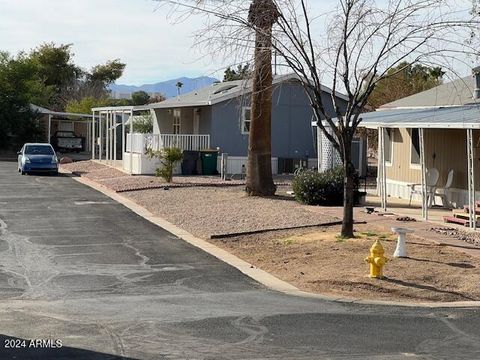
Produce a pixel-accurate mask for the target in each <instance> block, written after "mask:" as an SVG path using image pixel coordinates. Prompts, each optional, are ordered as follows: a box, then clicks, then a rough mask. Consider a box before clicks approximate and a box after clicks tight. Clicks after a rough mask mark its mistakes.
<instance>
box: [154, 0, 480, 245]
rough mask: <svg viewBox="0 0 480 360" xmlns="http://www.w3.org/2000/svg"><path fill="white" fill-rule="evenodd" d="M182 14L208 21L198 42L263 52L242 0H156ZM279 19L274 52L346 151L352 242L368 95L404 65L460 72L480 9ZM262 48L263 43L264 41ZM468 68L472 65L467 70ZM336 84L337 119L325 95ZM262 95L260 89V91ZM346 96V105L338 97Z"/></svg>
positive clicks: (305, 4)
mask: <svg viewBox="0 0 480 360" xmlns="http://www.w3.org/2000/svg"><path fill="white" fill-rule="evenodd" d="M157 1H159V2H161V3H165V4H169V5H173V9H174V10H175V11H181V10H183V11H184V12H182V14H183V15H185V14H188V15H192V14H202V15H204V16H205V18H206V19H207V21H206V25H207V26H206V28H205V29H202V31H201V35H199V37H198V38H197V41H196V42H197V43H198V44H201V45H203V46H205V47H207V48H209V49H210V50H211V49H213V51H214V52H215V54H216V55H218V54H220V53H222V51H223V52H224V54H232V53H235V52H236V53H242V54H243V55H246V54H251V53H252V52H253V51H254V50H256V48H255V46H254V44H255V42H254V41H253V39H252V34H259V33H262V32H263V33H264V34H265V35H268V30H265V29H262V27H260V26H258V24H256V23H255V22H251V21H249V17H248V8H247V7H246V6H245V1H241V0H232V1H226V0H204V1H198V0H197V1H195V0H190V1H189V0H157ZM272 2H273V3H274V5H275V7H276V9H277V12H278V18H277V21H276V22H275V24H274V26H273V30H272V38H273V41H272V48H273V49H274V50H275V52H276V54H277V55H278V56H279V57H280V58H281V59H282V60H283V65H286V66H287V67H288V68H289V69H290V70H291V71H293V72H294V73H295V74H296V75H297V76H298V79H299V81H300V83H301V84H302V85H303V87H304V89H305V93H306V94H307V96H308V98H309V100H310V105H311V108H312V111H313V114H314V116H315V119H316V121H317V124H318V127H319V128H320V129H321V131H322V132H323V134H324V135H325V136H326V137H327V138H328V139H329V141H331V142H332V144H333V145H334V147H335V149H336V150H337V151H338V152H339V154H340V156H341V159H342V161H343V167H344V171H345V181H344V213H343V224H342V232H341V235H342V236H343V237H353V205H354V204H353V199H354V175H355V168H354V166H353V164H352V153H351V148H352V140H353V137H354V135H355V132H356V130H357V128H358V126H359V124H360V123H361V120H362V117H361V114H362V112H363V111H364V108H365V105H366V104H367V101H368V97H369V96H370V94H371V93H372V91H373V90H374V89H375V86H376V84H377V83H378V82H380V81H382V80H383V79H386V78H388V77H389V76H394V75H395V74H396V72H395V71H391V69H394V68H396V69H397V70H398V71H402V70H403V69H402V68H401V67H399V66H398V65H399V64H401V63H402V62H408V63H409V64H411V65H415V64H423V65H428V66H441V67H442V68H443V69H445V70H449V71H450V72H453V73H456V72H455V68H456V66H458V64H463V65H465V64H467V63H468V59H469V56H470V55H471V56H475V57H476V56H477V55H478V50H477V49H476V48H475V47H474V46H473V45H472V44H471V42H469V41H467V40H468V39H469V38H471V34H472V33H475V32H478V21H477V19H476V16H477V15H478V12H475V11H470V10H471V8H472V3H471V2H470V1H469V0H458V1H457V0H387V1H382V2H378V3H377V2H375V1H374V0H338V6H337V7H335V8H334V9H330V10H331V11H328V12H326V13H324V14H318V13H317V14H315V13H314V12H313V7H312V5H313V3H314V2H313V1H310V2H309V1H308V0H272ZM257 45H258V44H257ZM464 67H465V66H464ZM326 83H327V84H331V88H332V92H331V93H332V96H331V103H333V107H334V116H332V114H331V113H330V112H329V111H328V104H327V103H326V101H325V98H324V97H323V96H322V93H323V90H324V87H323V86H322V85H324V84H326ZM260 90H261V89H260ZM337 91H340V92H344V93H345V94H346V95H347V98H348V100H347V101H346V102H345V101H344V100H342V99H340V98H339V97H337V96H336V94H337Z"/></svg>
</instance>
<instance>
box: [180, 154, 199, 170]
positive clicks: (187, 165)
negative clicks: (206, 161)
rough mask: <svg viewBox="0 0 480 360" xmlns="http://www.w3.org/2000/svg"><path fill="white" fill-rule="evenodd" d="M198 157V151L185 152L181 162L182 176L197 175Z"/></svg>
mask: <svg viewBox="0 0 480 360" xmlns="http://www.w3.org/2000/svg"><path fill="white" fill-rule="evenodd" d="M199 156H200V152H199V151H191V150H185V151H184V152H183V160H182V175H196V174H197V160H198V158H199Z"/></svg>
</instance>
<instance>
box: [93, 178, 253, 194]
mask: <svg viewBox="0 0 480 360" xmlns="http://www.w3.org/2000/svg"><path fill="white" fill-rule="evenodd" d="M244 184H245V182H244V181H240V180H234V181H221V180H220V178H219V177H216V176H215V177H213V176H188V177H187V176H174V178H173V183H170V184H168V183H166V182H165V181H164V180H163V179H162V178H159V177H156V176H127V177H122V178H120V179H119V178H115V179H107V180H104V181H102V185H104V186H107V187H109V188H110V189H112V190H114V191H116V192H126V191H137V190H145V189H157V188H163V187H165V186H169V187H187V186H239V185H244Z"/></svg>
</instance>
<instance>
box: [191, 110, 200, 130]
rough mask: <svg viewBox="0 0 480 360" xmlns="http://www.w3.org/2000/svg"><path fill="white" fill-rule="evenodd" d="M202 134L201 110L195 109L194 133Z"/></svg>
mask: <svg viewBox="0 0 480 360" xmlns="http://www.w3.org/2000/svg"><path fill="white" fill-rule="evenodd" d="M199 132H200V109H199V108H195V109H193V133H194V134H195V135H198V133H199Z"/></svg>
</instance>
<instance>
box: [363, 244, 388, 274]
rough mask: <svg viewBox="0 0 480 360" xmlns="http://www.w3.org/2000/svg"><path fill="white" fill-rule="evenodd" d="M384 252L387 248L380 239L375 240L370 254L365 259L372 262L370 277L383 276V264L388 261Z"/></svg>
mask: <svg viewBox="0 0 480 360" xmlns="http://www.w3.org/2000/svg"><path fill="white" fill-rule="evenodd" d="M384 254H385V250H384V249H383V246H382V244H381V243H380V241H378V240H377V241H375V243H374V244H373V245H372V247H371V248H370V256H369V257H366V258H365V261H366V262H367V263H369V264H370V275H368V276H369V277H371V278H377V279H381V278H383V266H384V265H385V263H386V262H387V261H388V259H387V258H386V257H385V256H384Z"/></svg>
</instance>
